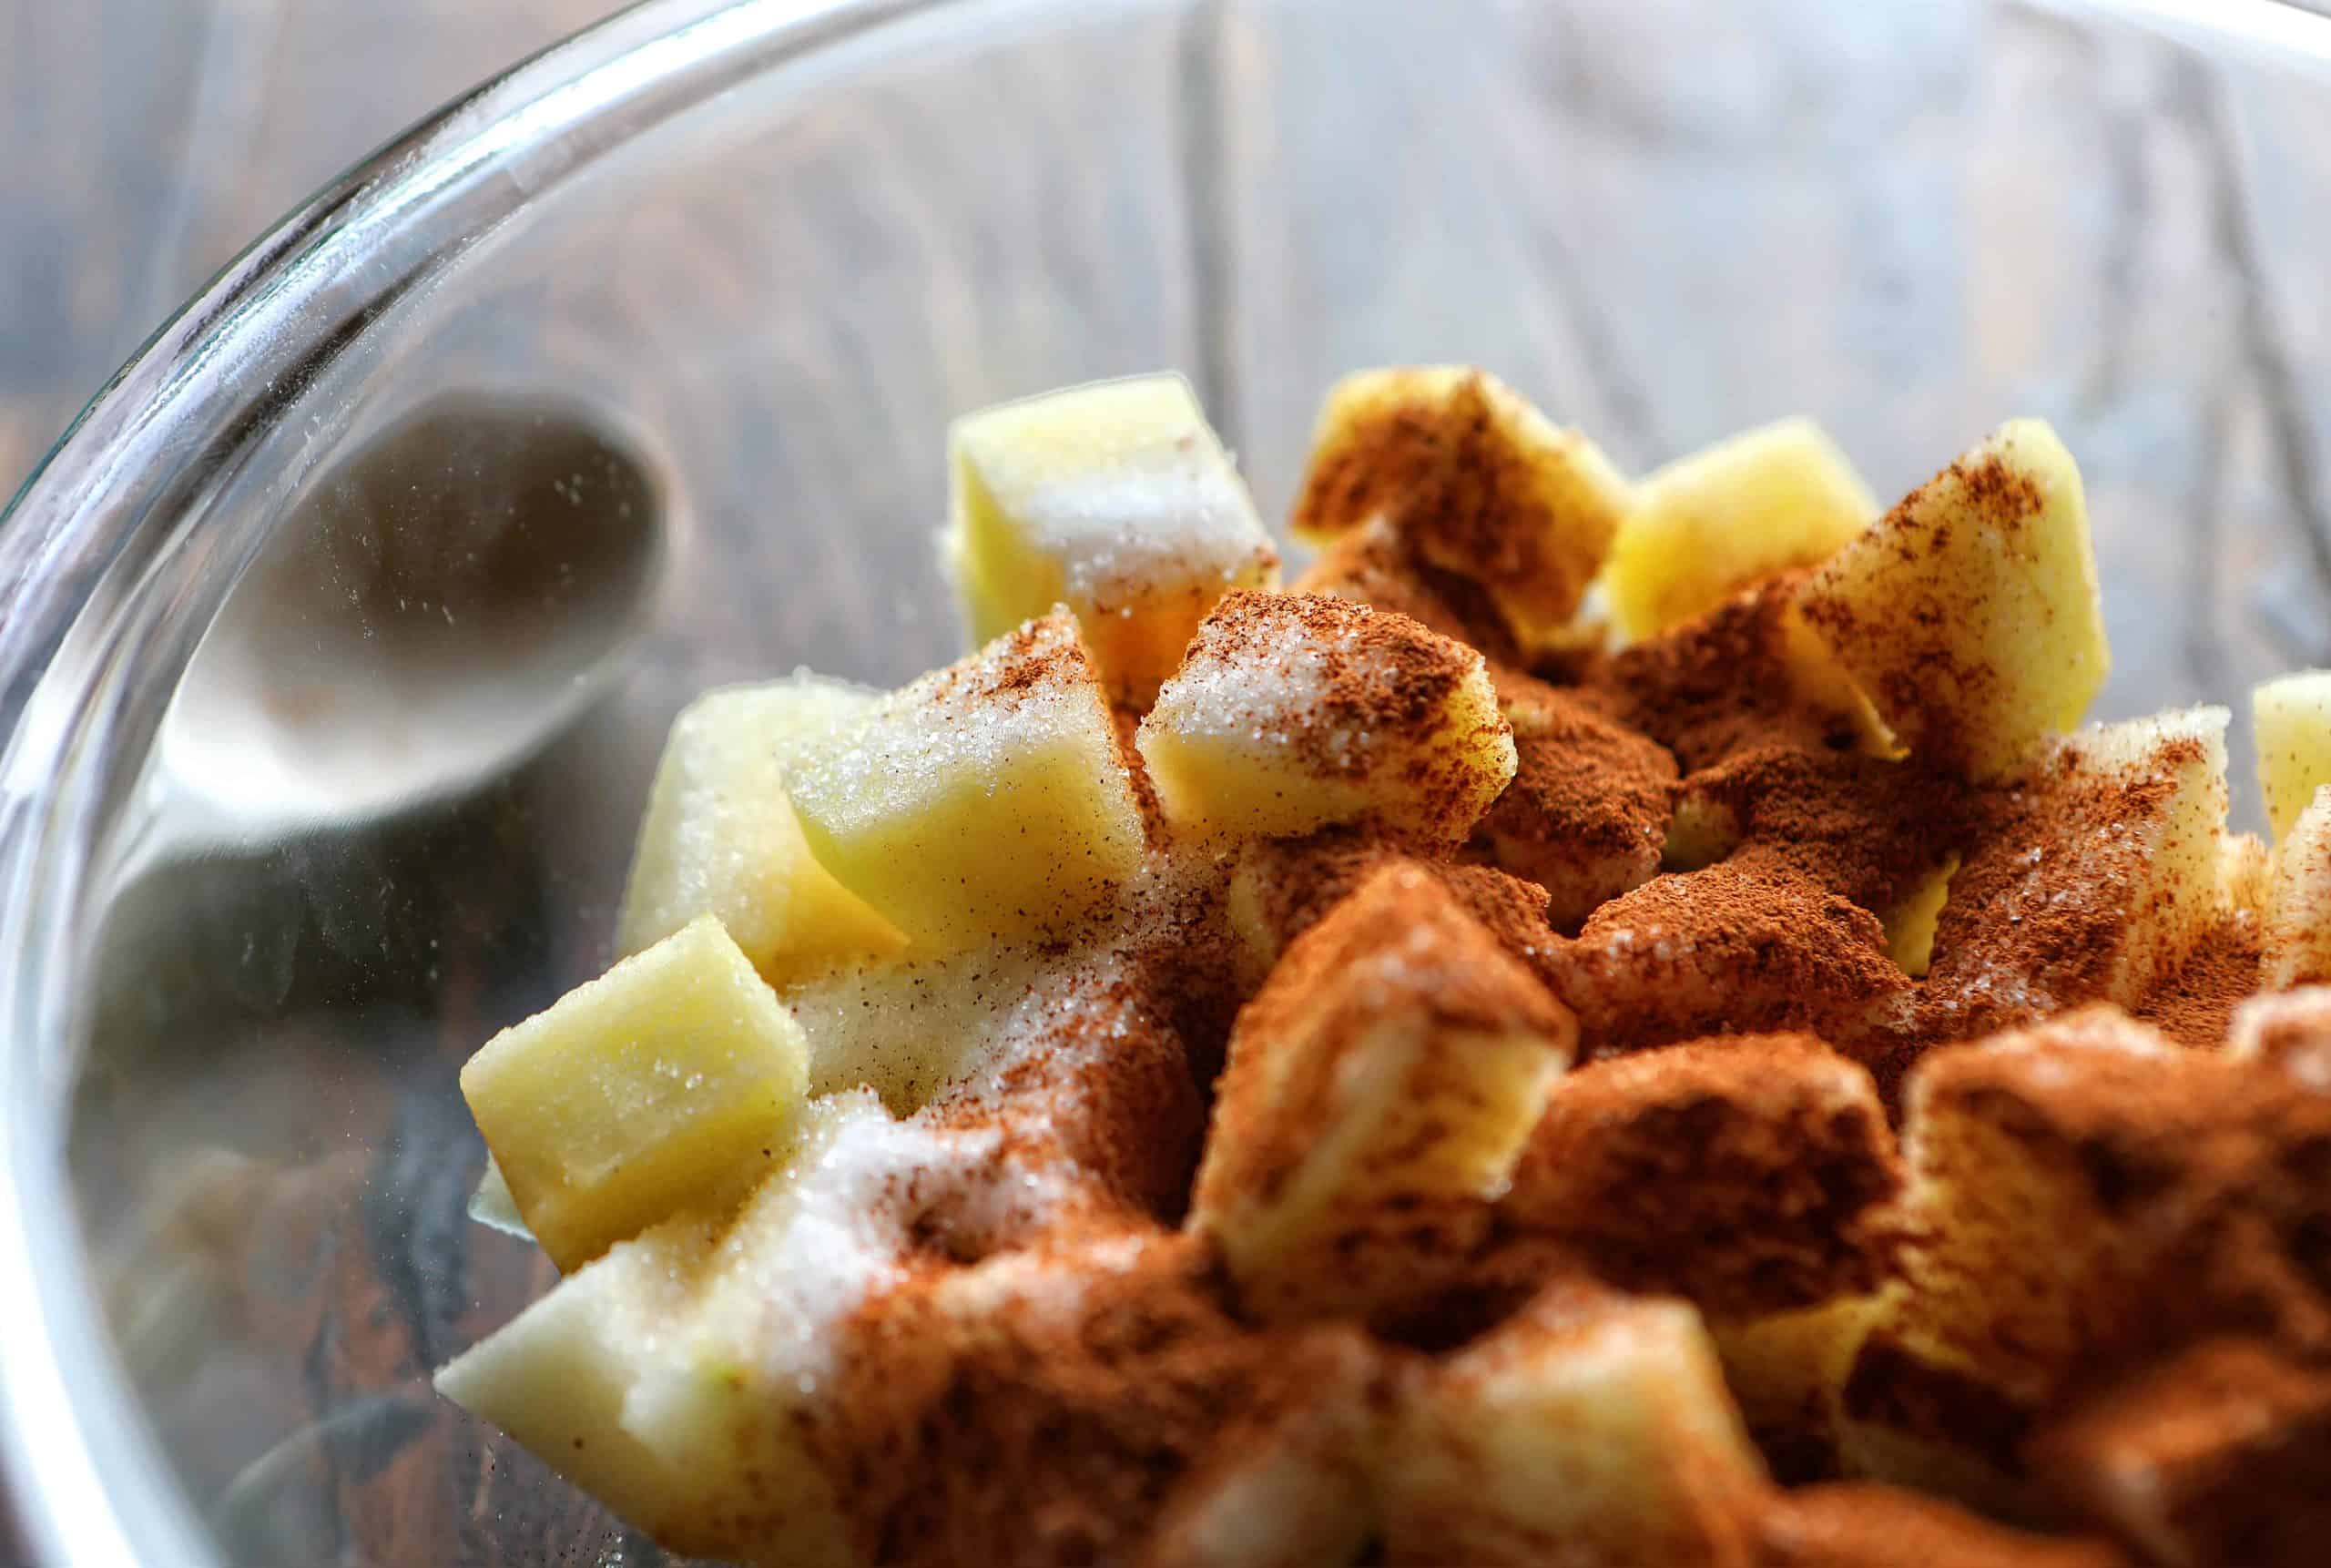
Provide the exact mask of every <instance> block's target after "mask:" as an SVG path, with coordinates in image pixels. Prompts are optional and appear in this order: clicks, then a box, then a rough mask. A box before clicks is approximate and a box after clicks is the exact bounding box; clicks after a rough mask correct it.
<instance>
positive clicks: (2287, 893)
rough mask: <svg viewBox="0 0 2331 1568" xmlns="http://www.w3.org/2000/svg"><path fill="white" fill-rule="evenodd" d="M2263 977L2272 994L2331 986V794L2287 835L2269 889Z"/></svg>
mask: <svg viewBox="0 0 2331 1568" xmlns="http://www.w3.org/2000/svg"><path fill="white" fill-rule="evenodd" d="M2261 935H2262V939H2263V940H2262V942H2261V951H2260V952H2259V957H2258V978H2259V981H2260V983H2262V984H2264V985H2265V987H2266V988H2267V989H2269V990H2273V991H2286V990H2288V989H2290V988H2291V987H2292V986H2294V985H2316V984H2321V983H2324V982H2326V981H2331V789H2317V790H2316V792H2315V799H2314V801H2313V802H2312V803H2311V804H2310V805H2309V806H2308V807H2307V808H2306V810H2304V811H2301V812H2300V813H2299V814H2298V816H2297V818H2296V819H2295V820H2293V821H2292V823H2291V824H2290V826H2289V827H2288V828H2286V829H2285V830H2284V831H2283V835H2282V841H2281V842H2280V843H2278V844H2276V845H2275V860H2274V875H2273V879H2272V881H2269V882H2268V884H2267V889H2266V918H2265V923H2264V927H2263V930H2262V932H2261Z"/></svg>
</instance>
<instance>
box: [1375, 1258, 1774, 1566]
mask: <svg viewBox="0 0 2331 1568" xmlns="http://www.w3.org/2000/svg"><path fill="white" fill-rule="evenodd" d="M1393 1451H1394V1452H1395V1453H1397V1454H1398V1455H1399V1458H1398V1461H1397V1462H1395V1463H1392V1464H1390V1465H1389V1466H1388V1467H1387V1469H1386V1473H1385V1476H1384V1485H1385V1488H1386V1493H1387V1495H1386V1500H1385V1512H1386V1542H1385V1546H1386V1553H1385V1557H1386V1561H1388V1562H1389V1563H1480V1564H1485V1565H1486V1564H1497V1565H1501V1568H1502V1565H1507V1564H1511V1565H1513V1568H1522V1565H1524V1564H1532V1563H1579V1564H1594V1565H1596V1568H1653V1565H1654V1564H1662V1563H1747V1562H1748V1561H1750V1558H1749V1555H1748V1546H1747V1541H1746V1536H1747V1533H1748V1531H1749V1529H1750V1527H1751V1522H1752V1520H1753V1519H1754V1517H1755V1514H1756V1511H1757V1509H1758V1508H1759V1507H1760V1506H1761V1505H1762V1504H1763V1502H1765V1500H1766V1498H1767V1497H1768V1496H1769V1495H1770V1486H1769V1482H1768V1481H1766V1475H1765V1468H1764V1465H1763V1463H1762V1461H1759V1459H1758V1458H1757V1455H1756V1450H1755V1448H1753V1447H1752V1446H1751V1445H1750V1443H1749V1441H1748V1436H1747V1433H1746V1431H1745V1430H1744V1429H1743V1427H1742V1424H1741V1420H1740V1413H1739V1411H1738V1410H1736V1408H1735V1407H1734V1405H1733V1403H1732V1400H1731V1398H1730V1396H1729V1395H1728V1394H1727V1393H1726V1392H1725V1385H1724V1375H1723V1372H1722V1370H1721V1369H1720V1368H1719V1366H1718V1364H1717V1359H1716V1354H1715V1348H1714V1347H1713V1346H1712V1345H1711V1344H1710V1343H1709V1340H1708V1336H1707V1331H1706V1330H1705V1329H1704V1328H1703V1327H1702V1326H1701V1324H1700V1319H1699V1314H1697V1313H1696V1312H1695V1311H1693V1310H1692V1308H1690V1307H1688V1306H1686V1305H1685V1304H1684V1303H1682V1302H1680V1301H1667V1300H1660V1299H1656V1298H1625V1297H1619V1296H1615V1295H1613V1294H1610V1293H1607V1292H1603V1291H1601V1290H1599V1289H1597V1288H1593V1287H1591V1286H1577V1285H1558V1286H1555V1287H1553V1288H1551V1289H1550V1290H1549V1291H1548V1292H1547V1293H1546V1294H1545V1295H1544V1296H1542V1297H1541V1298H1539V1299H1538V1301H1536V1302H1534V1303H1532V1306H1530V1307H1529V1308H1524V1310H1523V1311H1522V1313H1521V1314H1519V1315H1517V1316H1516V1317H1514V1318H1512V1319H1508V1320H1507V1321H1506V1322H1504V1323H1502V1324H1501V1325H1500V1326H1499V1327H1498V1328H1497V1329H1494V1330H1493V1331H1492V1332H1491V1333H1490V1334H1489V1335H1487V1336H1486V1337H1484V1338H1483V1339H1480V1340H1477V1341H1476V1342H1474V1343H1473V1344H1471V1345H1470V1346H1468V1347H1466V1348H1465V1349H1463V1350H1461V1351H1460V1352H1458V1353H1457V1354H1456V1355H1455V1356H1453V1357H1451V1359H1449V1360H1447V1361H1446V1362H1444V1363H1442V1364H1440V1366H1439V1367H1437V1368H1435V1369H1433V1370H1432V1371H1430V1373H1429V1374H1427V1376H1426V1377H1425V1379H1424V1380H1422V1382H1421V1384H1420V1388H1419V1390H1417V1392H1416V1393H1415V1394H1414V1395H1412V1397H1411V1399H1410V1401H1409V1403H1408V1405H1407V1407H1406V1408H1405V1410H1403V1411H1402V1413H1401V1416H1400V1420H1399V1435H1398V1438H1397V1439H1396V1447H1395V1449H1394V1450H1393Z"/></svg>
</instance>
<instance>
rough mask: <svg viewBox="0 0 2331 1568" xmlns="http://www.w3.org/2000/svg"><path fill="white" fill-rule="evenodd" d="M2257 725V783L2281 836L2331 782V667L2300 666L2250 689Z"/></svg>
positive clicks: (2270, 821)
mask: <svg viewBox="0 0 2331 1568" xmlns="http://www.w3.org/2000/svg"><path fill="white" fill-rule="evenodd" d="M2250 715H2251V718H2252V719H2253V721H2254V722H2255V726H2256V728H2257V740H2258V785H2259V789H2261V791H2262V792H2263V793H2264V794H2265V797H2266V825H2267V826H2268V828H2269V829H2271V830H2273V832H2274V835H2275V839H2276V840H2280V839H2281V838H2282V837H2283V835H2284V834H2285V833H2287V832H2289V831H2290V830H2291V824H2292V823H2294V822H2295V821H2297V820H2298V814H2299V813H2300V812H2301V811H2304V810H2305V809H2306V806H2307V802H2309V801H2310V800H2313V799H2315V792H2316V790H2317V789H2321V788H2323V786H2324V785H2326V784H2331V670H2323V669H2308V670H2301V671H2299V672H2298V673H2297V674H2295V675H2286V676H2284V677H2282V678H2280V679H2279V680H2270V681H2268V682H2266V684H2265V685H2264V686H2261V687H2257V688H2256V689H2255V690H2254V691H2252V692H2251V694H2250Z"/></svg>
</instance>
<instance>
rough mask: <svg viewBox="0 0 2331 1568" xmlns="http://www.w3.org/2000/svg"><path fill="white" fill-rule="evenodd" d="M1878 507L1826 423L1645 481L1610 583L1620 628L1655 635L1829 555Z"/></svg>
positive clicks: (1804, 422)
mask: <svg viewBox="0 0 2331 1568" xmlns="http://www.w3.org/2000/svg"><path fill="white" fill-rule="evenodd" d="M1877 517H1878V498H1877V497H1876V496H1874V495H1872V494H1870V492H1869V486H1868V484H1864V483H1863V482H1862V477H1861V475H1860V474H1858V473H1855V472H1854V467H1853V464H1852V463H1850V462H1848V461H1847V458H1846V454H1845V453H1842V452H1840V451H1838V450H1837V443H1835V442H1833V441H1831V440H1830V439H1829V437H1828V435H1827V433H1824V432H1823V430H1822V429H1821V427H1820V426H1819V425H1817V424H1816V423H1813V422H1812V421H1811V420H1809V419H1786V420H1782V421H1779V422H1778V423H1774V424H1768V425H1765V426H1762V427H1760V428H1758V429H1756V430H1750V431H1744V432H1742V433H1740V434H1738V435H1736V436H1732V437H1730V438H1729V439H1727V440H1725V441H1720V442H1718V443H1715V445H1714V446H1711V447H1708V448H1705V450H1703V451H1700V452H1695V453H1692V455H1690V456H1689V457H1684V458H1679V459H1677V460H1676V461H1675V462H1674V463H1669V464H1667V465H1666V466H1665V467H1664V468H1662V469H1660V470H1658V471H1657V472H1656V473H1653V474H1652V475H1651V476H1650V477H1648V478H1646V479H1644V480H1643V481H1642V482H1640V483H1639V484H1637V485H1636V487H1635V504H1634V508H1633V509H1632V510H1631V511H1629V512H1628V514H1627V516H1626V520H1625V521H1624V523H1622V524H1620V525H1619V532H1618V535H1617V536H1616V537H1615V538H1614V539H1613V542H1612V545H1611V558H1610V561H1609V562H1608V564H1607V565H1604V567H1603V590H1604V591H1605V592H1606V593H1607V594H1608V595H1609V596H1610V600H1611V608H1612V612H1613V618H1614V619H1615V620H1616V621H1617V623H1618V626H1619V630H1620V631H1621V632H1623V633H1624V634H1625V635H1626V636H1629V637H1633V638H1641V637H1647V636H1652V635H1654V633H1657V632H1661V631H1664V630H1666V629H1667V628H1668V627H1670V626H1677V625H1680V624H1681V623H1683V622H1685V621H1688V620H1691V619H1693V618H1694V617H1695V616H1701V615H1705V614H1706V613H1707V612H1708V611H1709V610H1712V609H1714V608H1715V606H1718V605H1720V604H1722V603H1723V602H1724V601H1725V599H1728V598H1730V597H1731V596H1733V595H1734V594H1736V593H1737V592H1739V591H1740V590H1741V589H1742V588H1745V587H1746V586H1748V585H1750V584H1752V583H1755V582H1757V581H1758V580H1760V579H1762V578H1765V577H1769V576H1772V575H1775V574H1776V573H1780V572H1786V571H1788V570H1791V569H1792V568H1795V567H1799V566H1817V565H1820V564H1821V563H1822V562H1823V561H1826V560H1827V559H1828V558H1829V557H1830V556H1831V555H1835V554H1837V551H1838V550H1839V549H1840V548H1842V547H1843V546H1844V545H1847V544H1849V543H1851V542H1852V541H1853V540H1854V539H1856V538H1858V536H1859V535H1861V534H1862V532H1863V531H1864V530H1865V529H1867V528H1868V526H1869V525H1870V524H1871V523H1873V522H1875V521H1876V520H1877Z"/></svg>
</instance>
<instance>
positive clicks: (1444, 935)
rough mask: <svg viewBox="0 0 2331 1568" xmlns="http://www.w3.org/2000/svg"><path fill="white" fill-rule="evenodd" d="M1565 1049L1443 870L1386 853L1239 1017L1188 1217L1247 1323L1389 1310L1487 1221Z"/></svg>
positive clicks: (1564, 1032)
mask: <svg viewBox="0 0 2331 1568" xmlns="http://www.w3.org/2000/svg"><path fill="white" fill-rule="evenodd" d="M1576 1043H1577V1024H1576V1023H1575V1021H1574V1020H1573V1018H1572V1017H1571V1014H1570V1012H1569V1010H1568V1009H1567V1008H1565V1007H1563V1006H1562V1003H1559V1002H1557V1001H1555V1000H1554V998H1553V996H1552V993H1550V992H1548V991H1547V990H1546V988H1545V986H1544V985H1543V984H1542V983H1540V982H1539V981H1538V980H1537V979H1536V977H1534V976H1533V975H1532V974H1531V972H1529V970H1527V969H1526V968H1524V967H1523V966H1522V962H1520V961H1519V960H1518V959H1516V958H1514V957H1512V955H1511V954H1509V953H1507V952H1505V951H1504V950H1503V949H1501V947H1499V945H1498V943H1497V940H1496V938H1495V937H1493V936H1491V934H1490V932H1489V931H1488V930H1487V929H1486V928H1485V927H1483V926H1482V925H1481V923H1480V922H1479V921H1476V920H1474V919H1473V918H1472V917H1471V915H1469V914H1468V913H1466V912H1465V911H1464V909H1463V907H1462V906H1461V903H1460V902H1459V901H1458V898H1457V895H1456V894H1455V893H1453V892H1451V891H1450V890H1449V888H1448V886H1447V885H1446V884H1445V883H1444V882H1442V881H1440V879H1438V878H1436V877H1434V876H1433V875H1432V874H1431V873H1430V872H1429V871H1425V870H1424V869H1423V868H1422V867H1420V866H1418V865H1415V864H1412V863H1405V862H1399V861H1395V862H1393V863H1391V864H1389V865H1387V866H1386V867H1385V868H1384V869H1383V870H1381V871H1378V872H1376V873H1375V874H1374V875H1372V876H1370V877H1369V880H1368V881H1366V882H1365V883H1363V884H1362V885H1361V886H1360V887H1359V890H1358V891H1355V892H1353V893H1352V894H1351V895H1350V896H1349V897H1348V898H1346V899H1345V900H1344V901H1342V902H1341V903H1339V904H1338V905H1336V906H1335V908H1334V909H1332V910H1331V911H1328V914H1327V915H1326V916H1325V917H1323V918H1322V919H1321V920H1320V921H1319V922H1318V924H1316V925H1314V926H1312V927H1311V929H1310V930H1308V931H1307V932H1304V933H1303V934H1302V935H1301V936H1299V937H1298V938H1297V939H1296V940H1295V942H1294V943H1293V944H1292V945H1290V946H1289V947H1288V950H1287V953H1286V956H1285V957H1284V958H1282V959H1281V960H1280V961H1279V962H1278V964H1277V966H1276V967H1275V968H1274V969H1273V970H1272V972H1271V976H1270V979H1269V980H1268V981H1267V983H1265V985H1264V986H1263V989H1262V991H1261V993H1259V994H1258V995H1257V997H1256V998H1255V1000H1254V1001H1253V1002H1252V1003H1249V1004H1248V1005H1247V1008H1246V1009H1245V1010H1244V1011H1243V1012H1242V1013H1240V1014H1239V1015H1238V1022H1237V1027H1236V1029H1235V1030H1234V1031H1233V1032H1232V1034H1231V1039H1230V1049H1229V1060H1228V1065H1227V1067H1226V1068H1225V1070H1224V1073H1223V1075H1222V1081H1221V1084H1220V1085H1219V1087H1218V1089H1217V1091H1216V1100H1215V1110H1214V1125H1213V1129H1212V1131H1211V1133H1210V1134H1209V1135H1208V1137H1207V1140H1206V1158H1205V1161H1204V1164H1203V1165H1202V1166H1201V1167H1200V1169H1199V1171H1198V1176H1197V1184H1196V1196H1195V1197H1194V1199H1193V1202H1192V1205H1191V1210H1190V1225H1191V1227H1192V1228H1193V1229H1195V1230H1196V1231H1197V1232H1198V1233H1199V1234H1201V1235H1205V1236H1208V1237H1213V1238H1214V1239H1215V1240H1216V1243H1217V1244H1218V1245H1219V1246H1220V1247H1221V1248H1222V1255H1223V1258H1224V1261H1225V1263H1226V1264H1227V1267H1228V1268H1229V1271H1230V1275H1231V1278H1233V1279H1234V1280H1235V1281H1237V1286H1238V1288H1239V1292H1240V1298H1241V1300H1242V1302H1243V1303H1244V1305H1245V1307H1246V1308H1247V1311H1249V1312H1250V1313H1252V1314H1253V1315H1255V1316H1257V1317H1258V1318H1261V1319H1265V1320H1267V1321H1288V1320H1293V1319H1306V1318H1312V1317H1335V1316H1359V1317H1369V1318H1373V1319H1383V1318H1386V1317H1396V1316H1397V1315H1398V1313H1399V1312H1400V1310H1402V1309H1403V1308H1405V1307H1407V1306H1409V1305H1410V1304H1412V1303H1413V1301H1414V1300H1415V1299H1416V1298H1419V1297H1420V1296H1423V1295H1427V1294H1429V1293H1430V1291H1431V1290H1432V1289H1433V1288H1435V1287H1436V1285H1438V1284H1440V1283H1442V1282H1443V1281H1441V1280H1440V1279H1439V1278H1436V1269H1437V1268H1446V1267H1448V1266H1449V1265H1451V1264H1452V1263H1456V1262H1459V1261H1461V1259H1462V1258H1463V1257H1464V1256H1465V1248H1466V1247H1468V1246H1470V1245H1471V1243H1473V1242H1477V1241H1478V1240H1480V1239H1481V1237H1483V1236H1484V1235H1485V1234H1486V1232H1487V1230H1488V1227H1489V1225H1490V1223H1491V1204H1492V1203H1493V1201H1494V1200H1495V1199H1496V1198H1497V1197H1498V1196H1500V1195H1501V1193H1502V1192H1503V1191H1504V1190H1505V1187H1506V1186H1507V1185H1508V1184H1509V1183H1510V1181H1511V1180H1512V1171H1513V1166H1514V1162H1515V1161H1516V1159H1517V1158H1519V1157H1520V1156H1521V1153H1522V1148H1523V1146H1524V1145H1525V1144H1526V1142H1527V1140H1528V1138H1529V1136H1530V1132H1531V1129H1532V1127H1534V1126H1536V1125H1537V1123H1538V1119H1539V1116H1540V1115H1541V1114H1542V1112H1543V1110H1544V1108H1545V1105H1546V1097H1547V1095H1548V1094H1549V1093H1550V1092H1551V1091H1552V1087H1553V1084H1554V1081H1555V1080H1556V1079H1557V1078H1558V1077H1560V1076H1561V1074H1562V1070H1563V1069H1564V1068H1565V1067H1567V1066H1568V1065H1569V1064H1570V1059H1571V1054H1572V1052H1573V1049H1574V1047H1575V1045H1576Z"/></svg>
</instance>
